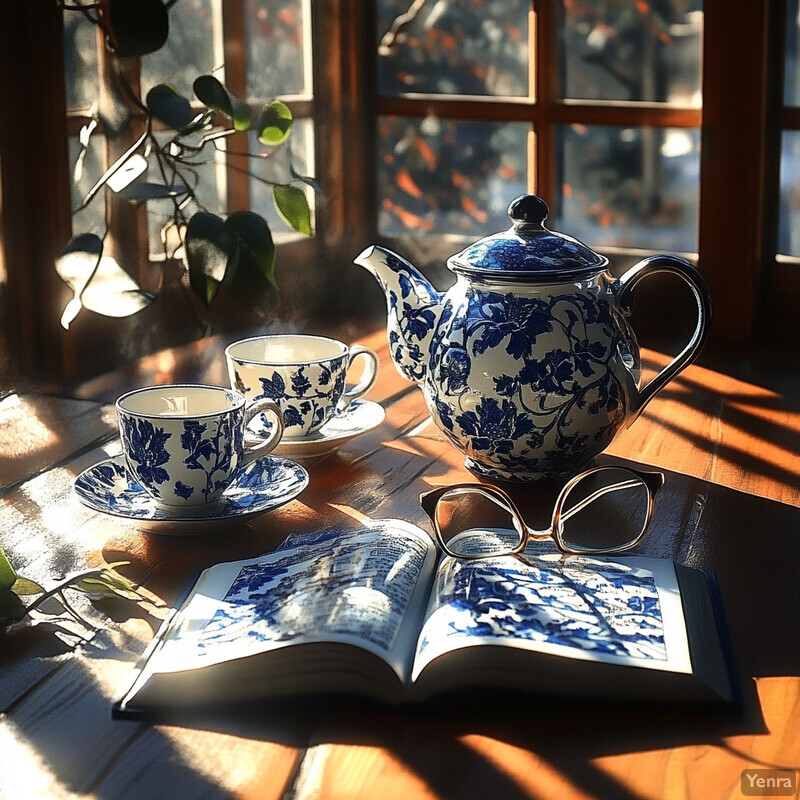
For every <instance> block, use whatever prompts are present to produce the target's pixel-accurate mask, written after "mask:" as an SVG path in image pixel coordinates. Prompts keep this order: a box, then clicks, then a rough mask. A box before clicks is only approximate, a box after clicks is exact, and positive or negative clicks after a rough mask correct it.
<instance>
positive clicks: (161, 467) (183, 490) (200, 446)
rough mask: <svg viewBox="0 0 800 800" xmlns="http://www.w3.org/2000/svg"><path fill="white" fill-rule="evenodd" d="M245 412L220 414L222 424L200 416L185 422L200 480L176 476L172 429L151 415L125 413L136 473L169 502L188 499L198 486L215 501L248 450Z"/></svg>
mask: <svg viewBox="0 0 800 800" xmlns="http://www.w3.org/2000/svg"><path fill="white" fill-rule="evenodd" d="M242 415H243V412H242V410H241V409H237V410H233V411H231V413H230V414H228V415H225V416H222V417H220V418H219V420H218V421H217V422H218V424H214V423H204V422H201V421H200V420H199V419H188V420H184V421H183V432H182V433H181V434H180V437H179V441H180V449H181V452H182V453H183V463H184V464H185V465H186V466H187V467H188V468H189V469H190V470H192V471H197V472H198V473H199V474H200V475H202V478H201V479H200V480H199V481H197V482H195V484H194V485H189V484H188V483H186V482H184V481H182V480H174V481H173V480H172V479H171V477H170V472H169V465H170V460H171V458H172V456H171V455H170V452H169V450H168V449H167V447H166V444H167V442H168V441H169V440H170V439H171V438H172V437H173V434H172V433H168V432H167V431H166V430H165V428H162V427H157V426H156V425H154V424H153V423H152V422H150V421H149V420H146V419H141V418H139V417H134V416H128V415H123V416H121V417H120V435H121V437H122V439H123V440H124V441H125V442H127V451H128V464H129V467H130V469H131V471H132V472H133V474H134V477H135V478H136V480H137V481H138V482H139V483H140V484H141V485H142V486H145V487H146V488H147V489H148V490H149V491H150V492H152V494H153V495H154V496H155V497H158V498H161V499H162V500H164V501H165V502H170V501H173V502H174V501H175V500H178V501H180V500H184V501H185V500H188V499H189V498H190V497H192V495H193V494H194V493H195V491H199V492H200V493H201V494H202V495H203V497H204V502H212V501H215V500H216V499H217V498H218V496H219V493H220V491H221V490H222V489H224V488H225V486H226V485H227V484H228V483H229V482H230V476H231V464H232V462H233V461H234V460H235V459H236V460H238V458H239V457H240V454H241V452H242V433H241V431H242V426H241V424H239V421H240V420H241V417H242ZM234 468H235V464H234Z"/></svg>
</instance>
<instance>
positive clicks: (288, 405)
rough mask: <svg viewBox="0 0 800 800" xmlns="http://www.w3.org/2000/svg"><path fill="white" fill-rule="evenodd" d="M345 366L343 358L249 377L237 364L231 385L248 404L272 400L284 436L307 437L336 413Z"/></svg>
mask: <svg viewBox="0 0 800 800" xmlns="http://www.w3.org/2000/svg"><path fill="white" fill-rule="evenodd" d="M348 363H349V362H348V358H347V356H346V355H343V356H340V357H338V358H334V359H331V360H329V361H327V362H325V363H319V364H311V365H306V364H303V365H298V366H287V367H284V368H282V369H281V370H277V369H275V370H273V371H272V374H271V375H270V376H268V377H264V376H263V375H248V374H247V367H246V366H244V365H241V364H237V365H236V366H235V367H234V371H235V377H234V386H235V387H236V389H237V390H238V391H240V392H241V393H242V394H244V395H245V396H246V397H247V398H248V400H250V401H253V400H260V399H262V398H267V399H269V400H274V401H275V402H276V403H277V404H278V405H279V406H280V409H281V411H282V412H283V424H284V429H285V431H286V435H287V436H297V435H307V434H309V433H312V432H314V431H315V430H317V429H318V428H320V427H321V426H322V425H323V424H324V423H325V420H327V419H330V417H331V416H332V415H333V414H335V406H336V405H337V403H338V401H339V398H340V397H341V396H342V394H343V393H344V390H345V381H346V379H347V368H348ZM317 387H320V388H317Z"/></svg>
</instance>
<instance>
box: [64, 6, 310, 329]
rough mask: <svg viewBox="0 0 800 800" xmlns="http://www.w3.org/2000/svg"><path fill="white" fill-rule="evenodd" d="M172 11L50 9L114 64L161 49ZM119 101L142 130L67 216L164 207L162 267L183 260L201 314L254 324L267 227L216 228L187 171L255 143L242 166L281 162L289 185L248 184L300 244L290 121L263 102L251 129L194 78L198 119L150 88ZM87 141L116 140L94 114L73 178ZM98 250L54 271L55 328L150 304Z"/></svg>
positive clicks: (212, 84) (226, 224)
mask: <svg viewBox="0 0 800 800" xmlns="http://www.w3.org/2000/svg"><path fill="white" fill-rule="evenodd" d="M176 1H177V0H163V2H162V0H55V2H57V3H58V5H60V6H61V8H62V9H63V10H64V11H65V12H72V13H80V14H83V15H84V17H86V19H88V20H89V21H90V22H92V23H93V24H94V25H97V26H99V27H100V29H101V30H102V32H103V35H104V40H105V42H106V46H107V47H108V48H109V50H110V51H111V52H112V53H113V55H114V57H115V58H117V59H126V58H140V57H142V56H146V55H147V54H149V53H153V52H155V51H156V50H158V49H160V48H161V47H163V46H164V44H165V43H166V41H167V38H168V36H169V10H170V8H171V7H172V6H173V5H174V4H175V2H176ZM118 89H119V91H120V92H121V93H124V95H125V96H126V99H127V102H128V103H131V104H133V105H134V106H135V107H136V108H137V109H138V111H139V112H141V113H140V117H141V118H143V120H144V126H143V127H144V129H143V131H142V132H141V133H140V134H139V135H138V136H137V137H136V138H135V140H134V141H133V143H132V144H131V145H130V146H129V147H128V148H127V149H126V150H125V152H124V153H123V154H122V155H121V156H120V157H119V158H118V159H117V160H116V161H115V162H114V163H113V164H111V166H110V167H108V169H107V170H106V171H105V172H104V173H103V174H102V175H101V176H99V177H98V179H97V180H96V181H95V183H94V184H93V186H92V187H91V189H90V190H89V191H88V192H87V193H86V195H85V196H84V198H83V200H82V201H81V203H80V205H79V206H78V208H77V209H76V211H81V210H83V209H85V208H87V207H88V206H89V205H90V204H91V203H93V202H96V201H97V200H98V198H100V199H102V198H103V193H104V192H115V193H116V194H117V196H118V197H121V198H123V199H125V200H127V201H128V202H130V203H132V204H134V205H137V206H139V205H143V204H145V203H148V202H150V201H167V202H168V203H169V207H170V213H169V214H168V215H166V219H165V220H164V224H163V226H162V228H161V240H162V243H163V246H164V251H165V256H166V260H167V261H169V260H172V259H175V258H176V257H180V258H181V259H182V261H183V264H184V266H185V269H186V272H187V274H188V286H189V288H190V290H191V292H192V293H193V294H194V295H196V296H197V298H199V300H200V302H201V304H202V306H203V307H205V308H208V307H210V306H211V304H212V303H213V302H214V300H215V298H216V297H217V295H218V292H219V291H220V289H224V293H225V294H227V295H228V296H229V297H230V298H231V299H233V300H234V301H236V302H241V303H244V304H246V305H248V306H249V307H250V308H252V309H253V310H255V311H256V312H257V313H261V314H263V313H264V309H265V308H267V305H268V301H269V299H270V298H271V297H273V296H274V294H275V291H276V288H277V287H276V282H275V245H274V242H273V238H272V233H271V230H270V226H269V224H268V222H267V221H266V219H264V217H262V216H261V215H259V214H257V213H255V212H252V211H249V210H237V211H234V212H233V213H230V214H228V215H226V216H224V217H223V216H220V215H218V214H215V213H213V212H211V211H209V210H208V209H207V208H206V206H205V205H204V203H203V201H202V198H201V196H200V193H199V191H198V178H197V167H198V166H200V165H201V164H203V163H205V162H207V161H209V160H210V159H213V155H214V151H215V149H216V148H217V147H219V146H220V143H221V142H222V141H224V140H226V139H227V138H228V137H230V136H231V135H233V134H235V133H241V132H247V131H255V132H256V135H257V137H258V140H259V142H260V143H261V144H262V145H264V146H265V147H266V151H265V153H259V154H258V155H256V154H250V153H248V154H247V155H248V156H249V157H251V158H264V157H274V156H277V155H280V156H281V157H283V158H285V159H286V160H287V161H288V171H287V174H288V175H289V176H290V179H289V180H288V181H286V182H275V181H268V180H266V179H265V178H263V177H260V176H258V175H256V176H255V177H256V178H257V179H258V180H262V181H264V182H265V183H269V184H270V186H271V194H272V200H273V203H274V205H275V207H276V209H277V210H278V212H279V214H280V215H281V216H282V217H283V219H284V220H285V221H286V222H287V223H288V224H289V225H290V226H291V227H292V228H293V229H294V230H296V231H298V232H300V233H302V234H305V235H310V234H311V214H310V209H309V205H308V202H307V198H306V193H305V187H306V186H311V187H312V188H314V189H315V190H318V187H317V185H316V183H315V182H314V181H313V179H311V178H308V177H304V176H302V175H300V174H299V173H298V172H297V171H296V170H295V169H294V166H293V164H292V163H291V153H290V151H289V148H288V142H289V138H290V134H291V129H292V123H293V118H292V113H291V111H290V109H289V108H288V107H287V106H286V105H285V104H284V103H283V102H281V101H280V100H272V101H271V102H269V103H267V104H266V105H264V106H263V108H262V109H261V112H260V114H258V115H257V118H254V117H253V116H251V109H250V107H249V106H248V104H247V103H245V102H243V101H242V100H240V99H238V98H237V97H235V96H234V95H233V94H231V93H230V92H229V91H228V89H227V88H226V87H225V86H224V85H223V84H222V83H221V82H220V81H219V80H218V79H217V78H216V77H215V76H214V75H200V76H198V77H197V78H196V79H195V81H194V84H193V91H194V95H195V98H196V100H197V101H199V104H200V107H199V108H198V105H197V104H195V105H194V106H193V105H192V103H191V102H190V100H189V99H188V98H186V97H184V96H183V95H182V94H181V93H180V92H179V91H178V90H177V89H176V88H175V87H174V86H173V85H171V84H169V83H161V84H159V85H157V86H154V87H153V88H151V89H150V90H149V91H148V93H147V95H146V97H145V98H144V99H141V98H140V97H138V96H137V94H136V92H135V91H134V90H133V89H132V87H131V86H130V85H129V84H127V83H126V82H125V80H124V79H122V78H121V82H120V87H118ZM157 128H162V129H163V128H166V130H167V131H168V132H169V135H168V136H167V137H166V140H164V139H161V140H159V138H157V137H156V130H157ZM97 129H101V130H103V132H104V133H105V135H106V136H107V137H109V138H113V137H114V136H116V135H119V133H120V131H119V130H117V129H115V127H114V125H113V124H110V123H109V122H108V120H107V119H104V117H103V115H101V114H99V113H94V114H93V118H92V120H91V121H90V122H89V123H88V124H87V125H86V126H84V128H83V130H82V131H81V135H80V143H81V147H82V150H81V154H80V156H79V158H78V160H77V163H76V177H77V176H79V175H80V174H81V172H82V170H83V167H84V161H85V155H86V153H87V151H88V148H89V147H90V145H91V141H92V134H93V133H94V132H95V131H96V130H97ZM250 174H251V175H252V174H253V173H250ZM106 233H107V231H106ZM105 250H106V248H105V234H104V235H98V234H97V233H94V232H88V233H87V232H84V233H76V234H75V235H73V236H72V238H71V239H70V241H69V242H68V243H67V245H66V246H65V247H64V249H63V250H62V252H61V253H60V254H59V256H58V258H57V259H56V269H57V271H58V273H59V275H61V277H62V278H63V279H64V280H65V281H67V283H69V284H70V286H71V287H72V289H73V292H74V296H73V299H72V300H71V301H70V302H69V304H68V305H67V308H66V309H65V310H64V314H63V316H62V324H63V325H64V327H68V326H69V323H70V322H71V321H72V319H74V317H75V315H76V314H77V313H78V312H79V311H80V310H81V308H84V307H86V308H90V309H92V310H94V311H96V312H98V313H101V314H106V315H108V316H128V315H130V314H133V313H135V312H137V311H140V310H141V309H143V308H145V307H147V306H148V305H150V304H151V303H152V302H153V301H154V300H155V295H154V294H152V293H150V292H148V291H145V290H144V289H143V288H142V287H141V286H140V285H139V283H138V282H137V281H136V279H135V278H134V277H133V274H134V273H135V271H136V270H135V269H132V268H130V267H131V266H135V265H129V268H128V269H125V266H126V265H125V264H119V263H117V261H116V260H115V259H114V258H112V257H110V256H108V255H107V254H106V252H105Z"/></svg>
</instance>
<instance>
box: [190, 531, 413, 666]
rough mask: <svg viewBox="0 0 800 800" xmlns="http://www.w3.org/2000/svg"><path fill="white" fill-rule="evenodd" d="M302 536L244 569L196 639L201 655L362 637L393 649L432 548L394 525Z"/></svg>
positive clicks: (377, 645) (382, 646)
mask: <svg viewBox="0 0 800 800" xmlns="http://www.w3.org/2000/svg"><path fill="white" fill-rule="evenodd" d="M384 533H386V531H384V528H383V527H381V526H380V525H377V524H376V525H374V526H373V528H372V529H371V530H370V531H361V530H356V531H352V530H350V531H347V530H341V529H331V530H329V531H325V532H323V533H321V534H318V535H315V536H314V537H305V538H303V539H301V538H298V539H296V540H295V544H296V545H298V546H296V547H293V548H290V549H279V550H278V551H277V552H275V553H274V554H273V555H271V556H266V557H264V559H263V560H255V561H254V562H253V563H250V564H247V565H245V566H243V567H242V568H241V570H240V571H239V572H238V574H237V575H236V577H235V579H234V581H233V583H232V584H231V586H230V588H229V589H228V590H227V592H226V594H225V597H224V598H223V599H222V601H221V604H220V606H219V608H218V609H217V610H216V611H215V613H214V614H213V616H212V617H211V619H210V620H209V621H208V622H207V624H205V626H204V628H203V630H202V631H201V632H200V634H199V636H198V638H197V647H198V649H199V651H201V652H203V651H205V652H206V654H207V655H209V654H210V650H212V649H218V648H220V647H230V646H236V647H240V648H246V647H247V645H246V644H245V642H248V641H249V642H250V643H251V644H252V645H253V646H255V647H257V646H258V644H259V643H260V644H262V645H274V646H277V645H279V644H282V643H287V642H290V641H297V640H300V639H302V640H306V641H310V640H314V639H315V638H316V639H319V638H336V637H356V638H357V639H358V640H359V641H362V642H365V643H369V644H371V645H372V646H373V647H374V648H376V649H378V650H380V651H382V652H388V651H389V650H390V649H391V647H392V645H393V643H394V640H395V637H396V635H397V631H398V628H399V626H400V623H401V621H402V618H403V614H404V612H405V608H406V606H407V604H408V600H409V598H410V596H411V593H412V592H413V589H414V586H415V585H416V579H417V575H418V573H419V570H420V569H421V567H422V563H423V559H424V557H425V553H426V548H425V545H424V543H423V541H422V540H421V539H420V537H419V536H418V535H412V534H409V533H408V532H407V531H404V530H402V529H400V528H399V527H397V525H395V526H394V527H392V528H391V529H390V530H388V533H391V536H383V535H382V534H384Z"/></svg>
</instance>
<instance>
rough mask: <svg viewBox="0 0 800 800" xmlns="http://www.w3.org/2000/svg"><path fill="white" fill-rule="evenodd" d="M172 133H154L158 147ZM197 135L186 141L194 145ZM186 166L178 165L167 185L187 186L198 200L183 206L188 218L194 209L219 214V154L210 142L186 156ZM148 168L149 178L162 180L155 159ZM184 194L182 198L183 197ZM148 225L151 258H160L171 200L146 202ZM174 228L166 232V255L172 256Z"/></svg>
mask: <svg viewBox="0 0 800 800" xmlns="http://www.w3.org/2000/svg"><path fill="white" fill-rule="evenodd" d="M173 136H174V134H170V133H167V132H165V133H156V139H157V141H158V143H159V147H164V145H165V144H166V143H167V142H169V140H170V139H171V138H172V137H173ZM199 138H200V137H199V135H195V137H193V138H192V139H189V140H188V142H189V143H191V144H197V142H198V141H199ZM189 161H190V164H189V165H186V164H184V165H180V166H179V169H178V174H177V175H172V174H170V175H169V184H170V185H174V186H188V187H189V188H190V189H191V190H192V191H193V192H194V194H195V197H197V200H198V202H199V204H200V205H198V203H194V202H191V203H189V204H188V205H187V206H186V207H185V213H186V217H187V219H188V218H189V217H191V216H192V215H193V214H195V213H196V212H197V211H200V210H201V209H202V210H205V211H210V212H211V213H212V214H222V213H223V212H225V211H226V209H225V198H224V196H223V192H224V188H223V187H224V181H223V180H218V178H219V176H220V174H221V169H222V166H221V165H222V156H221V155H218V154H217V151H216V150H215V149H214V147H213V145H212V144H206V146H205V147H204V148H203V149H202V150H201V151H200V152H199V153H197V154H193V155H192V156H191V158H190V159H189ZM150 163H151V166H150V169H149V178H150V180H152V181H154V182H157V183H161V182H162V179H161V177H160V175H159V174H158V171H157V169H156V167H155V161H154V160H153V159H151V161H150ZM183 199H184V197H183V196H182V197H181V200H183ZM146 207H147V225H148V231H149V236H150V257H151V258H159V257H161V258H163V257H164V244H163V243H162V239H161V236H162V228H163V227H164V225H165V224H166V223H167V222H169V220H170V219H171V218H172V215H173V210H174V208H175V204H174V202H173V201H172V200H171V199H162V200H148V201H147V205H146ZM174 236H175V232H174V229H173V230H172V231H171V232H170V233H169V234H168V237H169V238H168V241H169V245H168V254H169V255H170V256H171V255H174V250H175V247H176V246H177V239H175V238H174Z"/></svg>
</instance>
